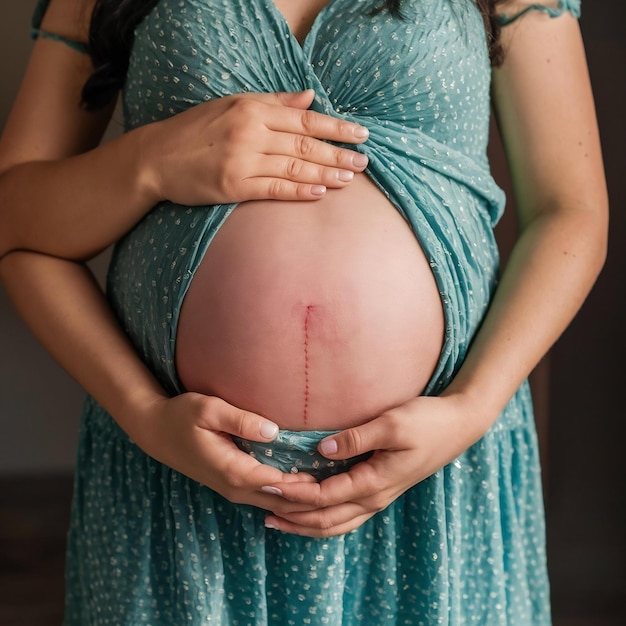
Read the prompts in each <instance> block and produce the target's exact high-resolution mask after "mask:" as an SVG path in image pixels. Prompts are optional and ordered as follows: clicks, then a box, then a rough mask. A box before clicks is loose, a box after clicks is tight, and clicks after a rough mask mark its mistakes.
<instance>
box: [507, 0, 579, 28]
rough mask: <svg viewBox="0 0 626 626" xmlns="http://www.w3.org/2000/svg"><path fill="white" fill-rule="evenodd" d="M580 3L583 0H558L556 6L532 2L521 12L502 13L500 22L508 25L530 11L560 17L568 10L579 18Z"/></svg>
mask: <svg viewBox="0 0 626 626" xmlns="http://www.w3.org/2000/svg"><path fill="white" fill-rule="evenodd" d="M580 3H581V0H558V1H557V3H556V6H554V7H549V6H545V5H544V4H540V3H535V4H531V5H530V6H527V7H526V8H525V9H523V10H522V11H520V12H519V13H515V14H513V15H505V14H503V15H501V16H500V23H501V24H502V26H507V25H508V24H511V23H512V22H514V21H515V20H517V19H519V18H520V17H522V16H523V15H526V13H528V12H530V11H542V12H543V13H547V14H548V15H549V16H550V17H558V16H559V15H562V14H563V13H565V12H566V11H569V12H570V13H571V14H572V15H573V16H574V17H575V18H579V17H580Z"/></svg>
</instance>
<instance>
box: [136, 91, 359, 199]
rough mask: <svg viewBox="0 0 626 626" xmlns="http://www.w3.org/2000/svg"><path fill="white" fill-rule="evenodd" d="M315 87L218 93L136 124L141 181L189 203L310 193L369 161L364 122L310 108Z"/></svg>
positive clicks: (336, 184)
mask: <svg viewBox="0 0 626 626" xmlns="http://www.w3.org/2000/svg"><path fill="white" fill-rule="evenodd" d="M313 96H314V92H313V90H311V89H310V90H307V91H302V92H297V93H286V92H285V93H270V94H260V93H253V94H240V95H234V96H227V97H223V98H216V99H215V100H211V101H209V102H206V103H203V104H200V105H197V106H195V107H193V108H191V109H189V110H188V111H185V112H183V113H179V114H177V115H175V116H173V117H171V118H168V119H166V120H163V121H162V122H156V123H154V124H150V125H148V126H145V127H143V128H142V129H141V131H142V133H141V135H140V137H141V142H142V145H141V154H142V159H143V163H142V165H143V167H142V170H143V173H144V176H143V182H144V184H145V185H146V188H147V189H149V190H150V191H151V193H152V194H153V195H154V199H155V200H156V201H160V200H170V201H172V202H176V203H178V204H184V205H189V206H194V205H208V204H218V203H230V202H243V201H245V200H265V199H275V200H315V199H318V198H319V197H321V196H323V195H324V193H325V191H326V188H341V187H344V186H345V185H347V184H348V183H349V182H350V180H352V177H353V176H354V173H355V172H361V171H363V170H364V169H365V167H366V165H367V158H366V157H365V156H364V155H361V154H359V153H357V152H356V151H353V150H349V149H345V148H339V147H337V146H334V145H332V144H330V143H328V141H333V142H341V143H348V144H358V143H362V142H363V141H365V140H366V139H367V137H368V131H367V129H366V128H365V127H363V126H360V125H358V124H354V123H352V122H347V121H344V120H340V119H337V118H334V117H331V116H329V115H324V114H322V113H317V112H315V111H311V110H308V107H309V106H310V105H311V102H312V101H313Z"/></svg>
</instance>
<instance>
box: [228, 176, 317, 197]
mask: <svg viewBox="0 0 626 626" xmlns="http://www.w3.org/2000/svg"><path fill="white" fill-rule="evenodd" d="M240 188H241V196H242V200H247V199H249V198H250V199H254V198H264V199H266V200H286V201H296V200H297V201H311V200H319V199H320V198H322V197H324V196H325V195H326V191H327V188H326V186H325V185H312V184H309V183H294V182H293V181H291V180H286V179H284V178H269V177H267V178H265V177H258V178H248V179H246V180H244V181H242V183H241V186H240Z"/></svg>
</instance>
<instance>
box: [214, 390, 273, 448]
mask: <svg viewBox="0 0 626 626" xmlns="http://www.w3.org/2000/svg"><path fill="white" fill-rule="evenodd" d="M211 400H213V401H214V404H213V405H212V407H210V408H209V411H208V413H209V414H208V416H207V417H208V419H207V420H206V421H207V422H208V424H207V427H208V428H210V429H211V430H217V431H220V432H224V433H228V434H229V435H234V436H235V437H241V438H242V439H249V440H250V441H261V442H262V441H272V440H273V439H275V438H276V435H278V425H277V424H275V423H274V422H272V421H271V420H268V419H267V418H265V417H262V416H261V415H257V414H256V413H252V412H250V411H245V410H244V409H240V408H237V407H234V406H232V405H230V404H228V403H227V402H225V401H224V400H222V399H220V398H211Z"/></svg>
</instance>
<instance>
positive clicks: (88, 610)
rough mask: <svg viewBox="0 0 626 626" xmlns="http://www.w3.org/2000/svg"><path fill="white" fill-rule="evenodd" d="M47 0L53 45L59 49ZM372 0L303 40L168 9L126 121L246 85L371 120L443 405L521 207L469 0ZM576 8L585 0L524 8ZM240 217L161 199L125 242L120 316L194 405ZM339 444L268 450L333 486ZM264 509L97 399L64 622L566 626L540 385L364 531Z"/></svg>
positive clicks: (158, 21) (261, 9) (338, 14)
mask: <svg viewBox="0 0 626 626" xmlns="http://www.w3.org/2000/svg"><path fill="white" fill-rule="evenodd" d="M46 5H47V2H45V1H44V2H40V6H39V9H38V12H37V14H36V16H35V18H34V28H35V35H37V36H47V34H46V33H42V31H40V30H39V23H40V19H41V16H42V14H43V12H44V10H45V6H46ZM376 5H377V3H376V2H373V1H370V0H331V1H330V2H329V3H328V4H327V5H326V6H325V7H324V8H323V9H322V10H321V12H320V13H319V15H318V16H317V18H316V20H315V22H314V24H313V26H312V28H311V30H310V32H309V33H308V35H307V36H306V38H305V40H304V41H303V42H302V43H299V42H298V41H297V40H296V39H295V37H294V36H293V34H292V33H291V32H290V30H289V27H288V25H287V23H286V21H285V20H284V18H283V17H282V15H281V14H280V12H279V11H278V10H277V8H276V6H275V5H274V4H273V2H271V0H245V1H244V0H160V1H159V2H157V4H156V6H155V7H154V9H153V10H152V11H151V12H150V13H149V14H148V16H147V17H146V18H145V19H144V20H143V21H142V22H141V23H140V24H139V26H138V27H137V29H136V33H135V42H134V46H133V49H132V53H131V58H130V66H129V70H128V76H127V81H126V85H125V88H124V94H123V104H124V115H125V124H126V128H127V129H128V130H130V129H132V128H136V127H138V126H141V125H144V124H148V123H150V122H153V121H158V120H162V119H165V118H167V117H169V116H171V115H175V114H177V113H179V112H181V111H184V110H186V109H188V108H190V107H192V106H195V105H197V104H199V103H202V102H205V101H207V100H210V99H213V98H219V97H222V96H227V95H231V94H236V93H242V92H277V91H299V90H303V89H308V88H312V89H314V90H315V100H314V103H313V105H312V108H314V109H315V110H317V111H320V112H323V113H326V114H329V115H332V116H335V117H338V118H342V119H346V120H350V121H355V122H359V123H361V124H363V125H364V126H366V127H367V128H368V129H369V131H370V137H369V139H368V141H367V142H366V143H364V144H362V145H359V146H357V147H354V146H352V148H353V149H356V150H358V151H360V152H363V153H364V154H366V155H367V156H368V158H369V166H368V168H367V174H368V175H369V176H370V177H371V179H372V180H373V181H374V182H375V183H376V185H377V186H378V187H379V188H380V190H381V191H382V192H383V193H384V194H385V195H386V196H387V197H388V198H389V200H390V201H391V203H393V205H394V206H395V207H396V208H397V210H398V211H399V212H400V213H401V214H402V216H403V217H404V218H405V219H406V220H407V222H408V223H409V224H410V226H411V228H412V230H413V231H414V233H415V236H416V237H417V239H418V240H419V242H420V244H421V246H422V248H423V250H424V252H425V254H426V255H427V257H428V259H429V262H430V265H431V267H432V271H433V274H434V276H435V279H436V281H437V284H438V288H439V291H440V294H441V299H442V303H443V309H444V315H445V338H444V346H443V349H442V352H441V356H440V359H439V363H438V366H437V368H436V371H435V372H434V374H433V377H432V379H431V381H430V383H429V385H428V387H427V389H426V393H427V394H431V395H436V394H438V393H440V392H441V391H442V390H443V389H445V387H446V385H447V384H449V382H450V381H451V380H452V379H453V377H454V375H455V372H456V371H457V370H458V368H459V367H460V366H461V364H462V362H463V359H464V357H465V355H466V352H467V349H468V346H469V344H470V342H471V340H472V337H473V335H474V334H475V332H476V330H477V328H478V327H479V325H480V323H481V321H482V319H483V317H484V315H485V312H486V310H487V308H488V306H489V303H490V300H491V298H492V295H493V292H494V289H495V287H496V283H497V276H498V271H499V268H498V251H497V246H496V243H495V240H494V236H493V228H494V226H495V224H496V223H497V221H498V219H499V218H500V216H501V214H502V211H503V208H504V195H503V193H502V191H501V190H500V189H499V188H498V187H497V185H496V183H495V182H494V180H493V178H492V176H491V174H490V169H489V164H488V161H487V156H486V147H487V141H488V131H489V115H490V98H489V90H490V72H491V68H490V63H489V58H488V51H487V41H486V34H485V29H484V22H483V20H482V17H481V15H480V13H479V11H478V9H477V7H476V5H475V3H474V2H472V1H471V0H405V2H403V3H402V14H403V18H402V19H398V18H395V17H393V16H391V15H389V14H388V13H387V12H386V11H382V12H379V13H375V14H372V11H371V9H373V8H374V7H375V6H376ZM579 10H580V6H579V0H568V1H561V2H559V3H554V4H553V5H551V6H543V5H532V7H529V10H528V11H525V12H524V13H530V12H537V11H539V12H542V13H544V14H546V15H545V19H549V18H554V17H557V16H559V15H562V14H563V13H565V12H569V13H570V14H572V15H574V16H575V17H578V15H579ZM518 17H521V16H520V15H515V16H510V17H507V18H503V22H505V23H506V22H509V21H514V20H515V19H516V18H518ZM234 208H235V205H232V204H231V205H213V206H201V207H189V206H181V205H177V204H173V203H170V202H163V203H161V204H159V205H158V206H156V207H155V208H154V209H153V210H152V211H151V212H150V213H149V214H148V215H147V216H146V217H145V218H144V219H143V220H142V221H141V222H140V223H139V224H138V225H137V226H136V227H135V228H134V229H133V230H132V231H131V232H129V233H128V234H127V235H126V236H125V237H124V238H123V239H122V240H121V241H120V242H119V243H118V244H117V246H116V249H115V252H114V256H113V259H112V262H111V267H110V271H109V276H108V287H107V292H108V296H109V299H110V302H111V304H112V306H113V308H114V310H115V312H116V313H117V315H118V317H119V319H120V322H121V324H122V325H123V327H124V329H125V331H126V332H127V333H128V335H129V336H130V337H131V339H132V341H133V343H134V345H135V346H136V349H137V351H138V353H139V354H140V355H141V357H142V358H143V359H144V360H145V362H146V363H147V364H148V365H149V366H150V368H151V369H152V370H153V371H154V372H155V374H156V375H157V376H158V378H159V380H160V381H161V383H162V384H163V385H164V387H165V388H166V389H167V390H168V391H169V392H170V393H172V394H175V393H180V392H182V391H183V389H182V386H181V384H180V381H179V380H178V379H177V376H176V369H175V366H174V351H175V339H176V330H177V322H178V318H179V314H180V309H181V305H182V302H183V298H184V296H185V293H186V290H187V289H188V287H189V285H190V283H191V280H192V279H193V276H194V272H195V270H196V269H197V268H198V266H199V264H200V262H201V260H202V257H203V254H204V252H205V251H206V250H207V247H208V246H209V245H210V243H211V239H212V237H213V236H214V235H215V234H216V232H217V231H218V229H219V228H220V226H221V225H222V224H223V223H224V221H225V220H226V219H227V217H228V215H229V213H230V212H231V211H232V210H233V209H234ZM381 236H384V234H382V233H381ZM324 434H325V433H321V432H307V433H296V432H281V435H280V437H279V439H278V440H277V442H275V443H273V444H271V445H270V446H269V448H270V449H272V451H273V452H275V453H274V454H272V455H271V456H269V455H264V454H262V453H258V454H257V456H258V458H259V459H260V460H262V461H264V462H266V461H270V462H272V460H274V461H275V462H276V463H278V465H279V467H281V469H283V470H285V471H290V468H292V467H297V468H299V469H300V470H302V469H303V468H304V470H305V471H312V472H315V469H314V467H317V465H313V466H310V465H307V463H308V462H309V460H310V458H311V454H312V453H313V451H314V450H315V446H316V443H317V442H318V441H319V439H321V438H322V437H323V436H324ZM239 444H240V445H241V447H242V448H243V449H245V450H248V451H250V452H252V453H254V449H253V448H254V445H253V444H251V443H249V442H245V441H240V442H239ZM257 452H258V450H257ZM322 459H323V457H322ZM318 461H319V459H316V460H315V462H316V463H317V462H318ZM325 469H326V470H328V468H325ZM345 469H346V468H345V467H342V468H340V469H339V470H337V471H345ZM324 475H326V474H320V478H321V477H323V476H324ZM265 515H266V512H265V511H262V510H260V509H257V508H255V507H252V506H245V505H238V504H233V503H231V502H229V501H227V500H226V499H224V498H223V497H221V496H220V495H219V494H217V493H215V492H214V491H212V490H211V489H209V488H208V487H206V486H203V485H200V484H198V483H197V482H195V481H193V480H191V479H189V478H187V477H185V476H183V475H181V474H179V473H178V472H176V471H174V470H172V469H170V468H168V467H166V466H164V465H162V464H160V463H158V462H156V461H155V460H153V459H152V458H150V457H149V456H147V455H146V454H145V453H143V452H142V451H141V450H140V449H139V448H138V447H137V446H136V445H135V444H134V443H133V442H132V441H130V439H129V438H128V437H127V435H126V434H125V433H124V432H123V431H122V430H121V429H120V428H119V427H118V426H117V425H116V423H115V422H114V421H113V419H112V418H111V416H109V415H108V414H107V413H106V411H104V409H102V408H101V407H100V406H99V405H98V404H97V403H96V402H95V401H94V400H93V399H91V398H88V399H87V402H86V405H85V410H84V415H83V419H82V425H81V435H80V442H79V450H78V458H77V469H76V479H75V495H74V501H73V508H72V517H71V527H70V531H69V535H68V553H67V572H66V580H67V591H66V614H65V622H64V624H65V626H135V625H143V624H150V625H152V626H182V625H183V624H190V625H192V626H200V625H201V624H217V625H220V626H246V625H255V626H262V625H272V626H291V625H294V626H296V625H297V626H300V625H303V624H312V625H314V626H317V625H329V626H356V625H357V624H358V625H366V626H369V625H371V626H383V625H397V626H400V625H405V626H406V625H413V626H430V625H434V624H444V625H449V626H460V625H466V624H476V625H479V626H504V625H507V626H545V625H547V624H550V608H549V587H548V579H547V573H546V555H545V537H544V534H545V533H544V530H545V529H544V513H543V503H542V488H541V476H540V469H539V460H538V450H537V440H536V433H535V426H534V419H533V413H532V405H531V398H530V393H529V388H528V385H527V383H524V384H523V385H522V387H521V388H520V389H519V390H518V392H517V393H516V394H515V396H514V397H513V398H512V399H511V401H510V402H509V403H508V405H507V406H506V408H505V410H504V411H503V412H502V414H501V415H500V416H499V418H498V420H497V421H496V422H495V424H494V425H493V427H492V428H491V429H490V430H489V432H488V433H487V434H486V435H485V436H484V437H483V438H482V439H481V440H480V441H478V442H477V443H476V444H475V445H473V446H472V447H471V448H469V449H468V450H467V451H466V452H464V453H463V454H462V455H461V456H459V457H458V458H457V459H456V460H455V461H454V462H452V463H451V464H449V465H447V466H446V467H444V468H442V469H441V470H439V471H438V472H436V473H435V474H434V475H432V476H430V477H429V478H428V479H426V480H424V481H422V482H420V483H419V484H417V485H415V486H414V487H413V488H411V489H410V490H409V491H407V492H406V493H405V494H403V495H402V496H400V497H399V498H398V499H397V500H396V501H394V502H393V503H392V504H391V505H390V506H388V507H387V508H386V509H385V510H384V511H382V512H380V513H378V514H377V515H375V516H374V517H372V518H371V519H369V520H368V521H367V522H366V523H364V524H363V525H362V526H361V527H360V528H358V529H356V530H354V531H352V532H350V533H348V534H346V535H343V536H338V537H332V538H329V539H312V538H307V537H299V536H294V535H290V534H284V533H281V532H278V531H276V530H272V529H266V528H265V526H264V518H265Z"/></svg>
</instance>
